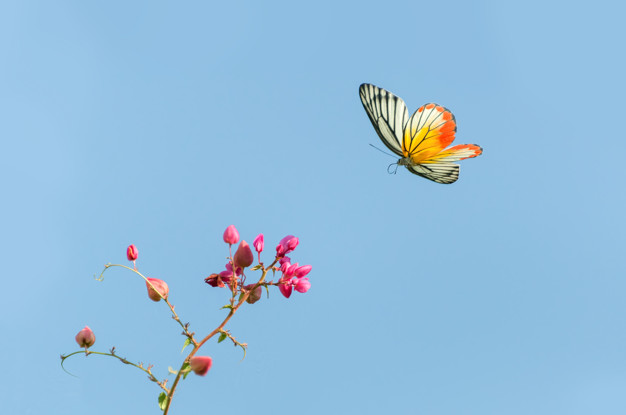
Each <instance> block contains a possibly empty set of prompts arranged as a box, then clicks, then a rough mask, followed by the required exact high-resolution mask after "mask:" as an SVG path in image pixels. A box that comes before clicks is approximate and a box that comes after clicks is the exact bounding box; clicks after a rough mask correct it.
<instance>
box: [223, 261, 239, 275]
mask: <svg viewBox="0 0 626 415" xmlns="http://www.w3.org/2000/svg"><path fill="white" fill-rule="evenodd" d="M226 271H228V272H230V275H231V276H232V275H233V266H232V265H231V263H230V262H229V263H228V264H226ZM222 272H223V271H222ZM242 272H243V270H242V269H241V267H235V275H237V276H239V275H241V273H242Z"/></svg>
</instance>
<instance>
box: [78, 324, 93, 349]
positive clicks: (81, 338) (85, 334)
mask: <svg viewBox="0 0 626 415" xmlns="http://www.w3.org/2000/svg"><path fill="white" fill-rule="evenodd" d="M75 339H76V343H78V345H79V346H80V347H84V348H85V349H87V348H89V347H91V346H93V344H94V343H95V342H96V335H95V334H93V331H91V329H90V328H89V327H88V326H85V328H84V329H82V330H81V331H79V332H78V334H77V335H76V337H75Z"/></svg>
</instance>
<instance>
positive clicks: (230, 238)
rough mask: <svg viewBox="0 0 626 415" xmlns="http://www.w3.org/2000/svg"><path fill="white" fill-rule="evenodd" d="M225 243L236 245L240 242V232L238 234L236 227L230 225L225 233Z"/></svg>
mask: <svg viewBox="0 0 626 415" xmlns="http://www.w3.org/2000/svg"><path fill="white" fill-rule="evenodd" d="M224 242H226V243H227V244H230V245H234V244H236V243H237V242H239V232H237V229H236V228H235V225H230V226H229V227H228V228H226V230H225V231H224Z"/></svg>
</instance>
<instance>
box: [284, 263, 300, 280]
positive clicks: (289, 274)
mask: <svg viewBox="0 0 626 415" xmlns="http://www.w3.org/2000/svg"><path fill="white" fill-rule="evenodd" d="M298 268H299V267H298V263H297V262H296V263H295V264H293V265H289V267H287V269H286V270H284V271H283V274H285V277H293V276H294V275H296V270H297V269H298ZM281 271H282V269H281Z"/></svg>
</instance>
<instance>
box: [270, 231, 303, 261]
mask: <svg viewBox="0 0 626 415" xmlns="http://www.w3.org/2000/svg"><path fill="white" fill-rule="evenodd" d="M298 242H299V241H298V238H296V237H295V236H293V235H287V236H285V237H284V238H283V239H281V240H280V242H279V243H278V246H277V247H276V256H279V257H283V256H285V255H287V254H288V253H289V252H291V251H293V250H294V249H296V246H298Z"/></svg>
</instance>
